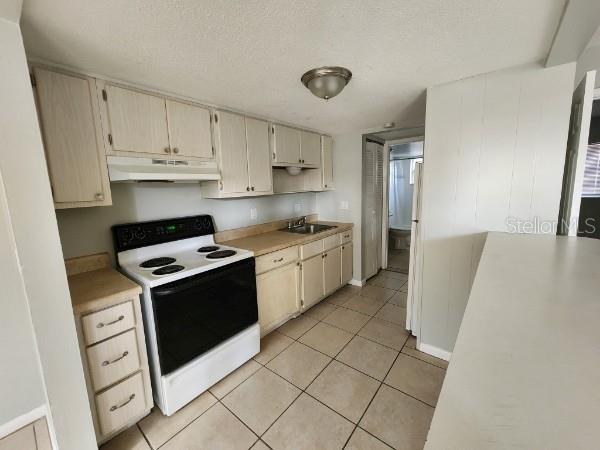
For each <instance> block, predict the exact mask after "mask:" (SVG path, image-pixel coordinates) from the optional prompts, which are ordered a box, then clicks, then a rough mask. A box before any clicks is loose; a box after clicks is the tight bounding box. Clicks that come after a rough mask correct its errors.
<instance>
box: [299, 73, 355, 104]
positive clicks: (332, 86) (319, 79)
mask: <svg viewBox="0 0 600 450" xmlns="http://www.w3.org/2000/svg"><path fill="white" fill-rule="evenodd" d="M351 78H352V72H350V71H349V70H348V69H346V68H344V67H319V68H318V69H312V70H309V71H308V72H306V73H305V74H304V75H302V78H301V79H300V81H302V84H303V85H304V86H306V87H307V88H308V89H309V90H310V92H312V93H313V94H314V95H316V96H317V97H319V98H322V99H325V100H329V99H330V98H333V97H335V96H336V95H338V94H339V93H340V92H342V89H344V88H345V87H346V85H347V84H348V82H349V81H350V79H351Z"/></svg>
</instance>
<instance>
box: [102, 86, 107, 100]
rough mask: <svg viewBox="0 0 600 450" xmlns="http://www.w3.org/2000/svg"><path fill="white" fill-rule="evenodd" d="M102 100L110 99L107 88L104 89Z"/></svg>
mask: <svg viewBox="0 0 600 450" xmlns="http://www.w3.org/2000/svg"><path fill="white" fill-rule="evenodd" d="M102 100H104V101H107V100H108V94H107V93H106V89H102Z"/></svg>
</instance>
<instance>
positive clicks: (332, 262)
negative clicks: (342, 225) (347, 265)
mask: <svg viewBox="0 0 600 450" xmlns="http://www.w3.org/2000/svg"><path fill="white" fill-rule="evenodd" d="M341 282H342V248H341V247H336V248H334V249H331V250H327V252H326V253H325V258H323V284H324V290H325V295H328V294H331V293H332V292H333V291H335V290H336V289H337V288H339V287H340V284H341Z"/></svg>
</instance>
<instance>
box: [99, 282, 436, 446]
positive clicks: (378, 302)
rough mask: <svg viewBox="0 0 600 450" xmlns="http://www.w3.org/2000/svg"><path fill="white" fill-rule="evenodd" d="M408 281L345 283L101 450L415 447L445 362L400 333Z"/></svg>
mask: <svg viewBox="0 0 600 450" xmlns="http://www.w3.org/2000/svg"><path fill="white" fill-rule="evenodd" d="M405 307H406V275H404V274H401V273H397V272H391V271H389V272H388V271H381V272H380V273H379V274H378V275H377V276H375V277H373V278H372V279H370V280H369V282H368V283H367V285H366V286H364V287H363V288H359V287H356V286H350V285H348V286H345V287H344V288H342V289H340V290H339V291H337V292H336V293H334V294H332V295H331V296H329V297H328V298H326V299H325V300H323V301H322V302H320V303H319V304H318V305H316V306H314V307H313V308H311V309H310V310H308V311H306V313H304V314H302V315H301V316H299V317H297V318H296V319H293V320H291V321H289V322H287V323H286V324H284V325H283V326H281V327H280V328H279V329H277V330H276V331H273V332H272V333H270V334H269V335H268V336H265V337H264V338H263V339H262V340H261V352H260V353H259V354H258V355H256V356H255V357H254V358H253V359H251V360H250V361H248V362H247V363H246V364H244V365H243V366H242V367H240V368H239V369H237V370H236V371H235V372H233V373H231V374H230V375H229V376H227V377H226V378H224V379H223V380H221V381H220V382H219V383H217V384H215V385H214V386H213V387H211V388H210V389H209V391H207V392H205V393H203V394H202V395H200V396H199V397H198V398H196V399H195V400H194V401H192V402H191V403H190V404H188V405H187V406H185V407H184V408H183V409H181V410H180V411H178V412H177V413H176V414H174V415H173V416H171V417H164V416H163V415H162V414H161V413H160V411H159V410H158V409H157V408H154V409H153V410H152V413H151V414H150V415H149V416H147V417H145V418H144V419H142V420H141V421H140V422H139V423H138V424H137V425H136V426H134V427H131V428H130V429H128V430H127V431H125V432H124V433H121V434H120V435H119V436H117V437H116V438H114V439H113V440H111V441H110V442H108V443H107V444H105V445H103V446H102V447H101V448H102V449H103V450H117V449H118V450H157V449H159V448H160V449H161V450H163V449H164V450H175V449H176V450H193V449H198V450H199V449H211V450H212V449H219V450H221V449H254V450H256V449H275V450H279V449H293V450H302V449H360V450H368V449H374V450H377V449H390V448H396V449H402V450H405V449H406V450H412V449H421V448H423V445H424V443H425V438H426V436H427V431H428V429H429V425H430V422H431V418H432V416H433V411H434V408H435V405H436V403H437V398H438V395H439V392H440V389H441V386H442V382H443V380H444V375H445V373H446V370H445V369H446V367H447V363H446V362H445V361H442V360H440V359H437V358H434V357H432V356H429V355H426V354H424V353H421V352H419V351H418V350H416V348H415V339H414V338H413V337H409V334H408V333H407V332H406V330H405V329H404V320H405V317H406V310H405Z"/></svg>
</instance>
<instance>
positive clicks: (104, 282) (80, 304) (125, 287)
mask: <svg viewBox="0 0 600 450" xmlns="http://www.w3.org/2000/svg"><path fill="white" fill-rule="evenodd" d="M67 280H68V281H69V290H70V291H71V303H72V305H73V312H74V313H75V314H84V313H86V312H91V311H97V310H99V309H102V308H106V307H108V306H110V305H113V304H115V303H119V302H121V301H125V300H128V299H131V298H132V297H134V296H137V295H139V294H141V293H142V288H141V287H140V286H139V285H138V284H136V283H134V282H133V281H131V280H130V279H129V278H127V277H126V276H124V275H122V274H121V273H119V272H117V271H116V270H115V269H113V268H110V267H105V268H101V269H96V270H90V271H87V272H82V273H78V274H75V275H69V276H68V277H67Z"/></svg>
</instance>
